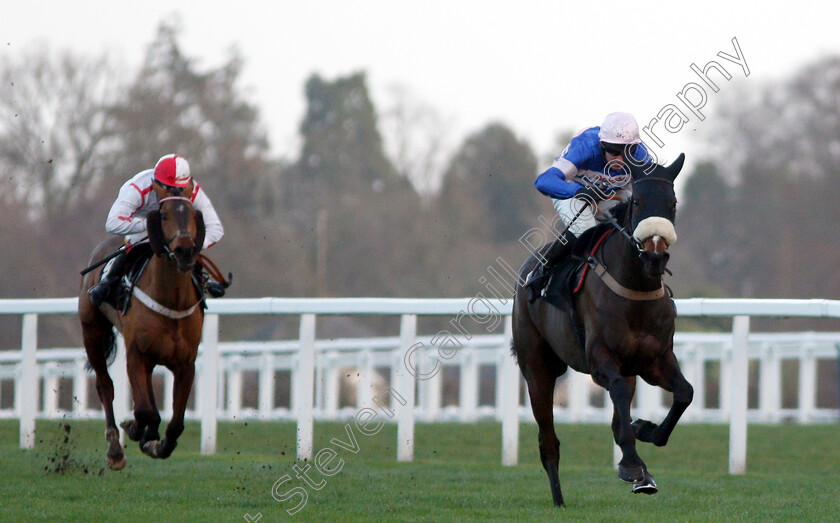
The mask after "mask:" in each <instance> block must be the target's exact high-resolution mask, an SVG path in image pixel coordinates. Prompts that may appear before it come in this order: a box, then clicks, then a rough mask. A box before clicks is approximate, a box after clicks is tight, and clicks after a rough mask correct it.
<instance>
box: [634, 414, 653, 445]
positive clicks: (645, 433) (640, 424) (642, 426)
mask: <svg viewBox="0 0 840 523" xmlns="http://www.w3.org/2000/svg"><path fill="white" fill-rule="evenodd" d="M630 426H631V427H633V434H634V435H635V436H636V439H637V440H639V441H646V442H650V441H652V440H653V437H652V436H653V431H654V430H656V427H657V425H656V423H652V422H650V421H648V420H646V419H637V420H636V421H634V422H633V423H631V424H630Z"/></svg>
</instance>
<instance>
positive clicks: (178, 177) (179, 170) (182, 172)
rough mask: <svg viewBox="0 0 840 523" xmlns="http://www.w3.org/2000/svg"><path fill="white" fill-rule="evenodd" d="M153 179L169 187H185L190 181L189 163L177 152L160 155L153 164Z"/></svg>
mask: <svg viewBox="0 0 840 523" xmlns="http://www.w3.org/2000/svg"><path fill="white" fill-rule="evenodd" d="M155 180H157V181H159V182H160V183H162V184H164V185H169V186H171V187H186V186H187V185H189V183H190V164H189V163H187V161H186V160H185V159H184V158H182V157H181V156H178V155H177V154H167V155H166V156H161V157H160V160H158V162H157V164H156V165H155Z"/></svg>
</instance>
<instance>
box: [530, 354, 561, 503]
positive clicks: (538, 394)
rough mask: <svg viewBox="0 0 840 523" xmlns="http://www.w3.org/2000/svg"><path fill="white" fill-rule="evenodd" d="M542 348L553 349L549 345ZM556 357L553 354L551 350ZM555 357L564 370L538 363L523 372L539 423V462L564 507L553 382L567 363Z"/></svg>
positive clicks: (555, 500)
mask: <svg viewBox="0 0 840 523" xmlns="http://www.w3.org/2000/svg"><path fill="white" fill-rule="evenodd" d="M542 349H543V350H547V351H549V352H550V349H548V347H545V346H543V347H542ZM552 356H553V353H552ZM554 359H555V360H556V361H557V362H558V363H560V364H561V365H563V367H562V371H560V372H558V370H555V369H551V368H549V365H548V364H547V363H545V362H539V363H537V364H533V365H532V364H527V363H526V364H525V365H523V366H522V373H523V374H524V375H525V381H526V382H527V383H528V395H529V396H530V398H531V410H532V411H533V412H534V418H535V419H536V420H537V425H538V426H539V429H540V432H539V445H540V461H541V462H542V465H543V468H544V469H545V472H546V473H547V474H548V483H549V486H550V487H551V497H552V498H553V500H554V505H555V506H557V507H562V506H564V504H563V493H562V491H561V489H560V473H559V470H558V468H559V466H560V440H558V439H557V433H556V432H555V431H554V384H555V382H556V381H557V377H558V376H560V375H561V374H563V371H565V364H563V363H562V362H560V360H559V359H557V358H556V356H555V357H554Z"/></svg>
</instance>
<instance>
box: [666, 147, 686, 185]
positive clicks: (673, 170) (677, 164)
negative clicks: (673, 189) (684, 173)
mask: <svg viewBox="0 0 840 523" xmlns="http://www.w3.org/2000/svg"><path fill="white" fill-rule="evenodd" d="M684 163H685V153H680V155H679V156H677V159H676V160H674V161H673V162H672V163H671V165H669V166H668V167H666V168H665V169H666V171H665V175H666V176H667V178H668V179H669V180H671V181H672V182H673V181H674V180H675V179H676V178H677V175H678V174H680V171H681V170H682V168H683V164H684Z"/></svg>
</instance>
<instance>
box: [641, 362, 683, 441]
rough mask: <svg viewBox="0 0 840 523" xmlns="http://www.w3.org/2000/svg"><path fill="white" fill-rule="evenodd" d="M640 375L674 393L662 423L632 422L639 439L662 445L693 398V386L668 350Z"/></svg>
mask: <svg viewBox="0 0 840 523" xmlns="http://www.w3.org/2000/svg"><path fill="white" fill-rule="evenodd" d="M641 376H642V378H644V379H645V381H647V382H648V383H650V384H651V385H657V386H659V387H662V388H663V389H665V390H667V391H668V392H671V393H673V394H674V401H673V403H672V404H671V409H670V410H669V411H668V414H667V415H666V416H665V419H664V420H663V421H662V424H660V425H656V424H655V423H652V422H650V421H647V420H643V419H638V420H636V421H634V422H633V431H634V432H635V434H636V437H637V438H638V439H639V441H646V442H649V443H653V444H654V445H656V446H658V447H662V446H664V445H665V444H666V443H668V438H669V437H670V436H671V432H673V430H674V427H676V426H677V422H678V421H679V420H680V417H681V416H682V414H683V412H685V409H687V408H688V406H689V405H690V404H691V401H692V400H693V399H694V388H693V387H692V386H691V384H690V383H689V382H688V381H687V380H686V379H685V376H683V374H682V372H681V371H680V365H679V363H678V362H677V358H676V356H674V353H673V352H670V351H669V352H668V354H667V356H666V357H665V358H662V359H660V360H658V361H657V362H655V364H654V365H653V366H652V367H651V368H650V369H645V371H644V372H643V373H642V374H641Z"/></svg>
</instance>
